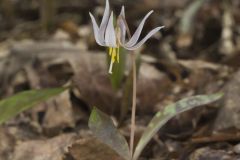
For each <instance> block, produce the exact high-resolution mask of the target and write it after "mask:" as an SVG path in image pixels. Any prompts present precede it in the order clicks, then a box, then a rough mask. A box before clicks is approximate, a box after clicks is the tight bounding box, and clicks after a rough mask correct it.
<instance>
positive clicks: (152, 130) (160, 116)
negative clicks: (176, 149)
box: [133, 94, 223, 160]
mask: <svg viewBox="0 0 240 160" xmlns="http://www.w3.org/2000/svg"><path fill="white" fill-rule="evenodd" d="M222 96H223V94H212V95H198V96H193V97H189V98H185V99H183V100H180V101H178V102H176V103H174V104H170V105H168V106H166V107H165V108H164V110H163V111H159V112H158V113H157V114H156V115H155V116H154V118H153V119H152V120H151V122H150V123H149V125H148V127H147V128H146V130H145V132H144V133H143V135H142V137H141V139H140V141H139V142H138V144H137V147H136V149H135V152H134V155H133V160H137V158H138V157H139V155H140V153H141V152H142V150H143V149H144V147H145V146H146V145H147V143H148V142H149V141H150V140H151V138H152V137H153V136H154V135H155V134H156V133H157V131H158V130H159V129H160V128H161V127H162V126H163V125H164V124H166V123H167V121H168V120H169V119H171V118H172V117H174V116H175V115H177V114H179V113H182V112H184V111H187V110H189V109H192V108H194V107H198V106H202V105H205V104H208V103H211V102H214V101H216V100H218V99H220V98H221V97H222Z"/></svg>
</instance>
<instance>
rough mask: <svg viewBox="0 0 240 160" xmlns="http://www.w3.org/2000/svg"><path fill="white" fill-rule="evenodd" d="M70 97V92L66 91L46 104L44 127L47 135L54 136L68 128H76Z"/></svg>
mask: <svg viewBox="0 0 240 160" xmlns="http://www.w3.org/2000/svg"><path fill="white" fill-rule="evenodd" d="M69 96H70V95H69V91H65V92H63V93H61V94H60V95H58V96H57V97H56V98H54V99H53V100H50V101H48V102H47V103H45V104H44V105H46V113H45V116H44V119H43V124H42V126H43V129H44V130H45V132H46V133H47V134H50V135H54V134H57V133H59V131H61V130H62V129H64V128H66V127H74V125H75V119H74V116H73V109H72V105H71V102H70V97H69Z"/></svg>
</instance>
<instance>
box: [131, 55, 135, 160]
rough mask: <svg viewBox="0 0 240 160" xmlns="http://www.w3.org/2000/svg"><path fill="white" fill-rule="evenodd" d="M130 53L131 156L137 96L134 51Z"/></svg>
mask: <svg viewBox="0 0 240 160" xmlns="http://www.w3.org/2000/svg"><path fill="white" fill-rule="evenodd" d="M131 55H132V76H133V92H132V116H131V134H130V153H131V157H133V149H134V135H135V116H136V98H137V71H136V55H135V53H132V54H131Z"/></svg>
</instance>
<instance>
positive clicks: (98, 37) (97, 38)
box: [89, 12, 104, 46]
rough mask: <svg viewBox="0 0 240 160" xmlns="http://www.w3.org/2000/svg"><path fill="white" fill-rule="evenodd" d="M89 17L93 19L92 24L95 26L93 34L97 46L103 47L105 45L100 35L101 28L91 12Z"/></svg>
mask: <svg viewBox="0 0 240 160" xmlns="http://www.w3.org/2000/svg"><path fill="white" fill-rule="evenodd" d="M89 15H90V17H91V20H92V24H93V32H94V37H95V40H96V42H97V44H99V45H101V46H103V45H104V39H103V38H101V37H100V35H99V28H98V25H97V22H96V20H95V18H94V17H93V15H92V14H91V13H90V12H89Z"/></svg>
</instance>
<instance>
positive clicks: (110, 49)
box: [108, 47, 113, 56]
mask: <svg viewBox="0 0 240 160" xmlns="http://www.w3.org/2000/svg"><path fill="white" fill-rule="evenodd" d="M112 52H113V48H112V47H109V50H108V54H109V56H111V55H112Z"/></svg>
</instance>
